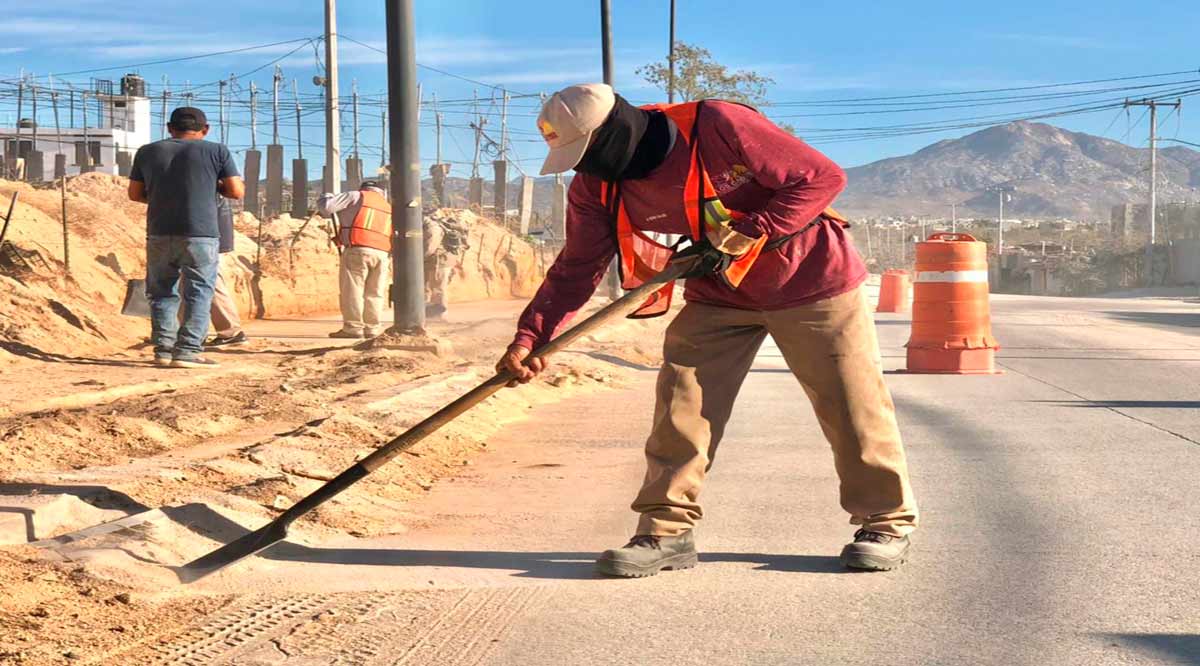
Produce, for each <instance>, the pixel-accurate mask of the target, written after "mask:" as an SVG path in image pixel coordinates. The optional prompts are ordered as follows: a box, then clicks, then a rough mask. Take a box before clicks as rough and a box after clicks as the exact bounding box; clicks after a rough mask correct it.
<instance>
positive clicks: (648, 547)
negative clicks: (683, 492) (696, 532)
mask: <svg viewBox="0 0 1200 666" xmlns="http://www.w3.org/2000/svg"><path fill="white" fill-rule="evenodd" d="M698 561H699V558H698V557H697V555H696V542H695V540H694V538H693V537H692V531H691V530H688V531H686V532H684V533H683V534H680V535H679V536H650V535H647V534H639V535H637V536H635V537H633V538H632V539H630V540H629V543H627V544H625V546H624V547H623V548H616V549H613V550H606V551H604V553H603V554H602V555H601V556H600V558H599V559H597V560H596V571H597V572H599V573H602V574H604V575H606V576H621V577H624V578H644V577H646V576H653V575H654V574H656V573H658V572H660V571H663V570H665V569H670V570H678V569H691V568H692V567H694V566H696V563H697V562H698Z"/></svg>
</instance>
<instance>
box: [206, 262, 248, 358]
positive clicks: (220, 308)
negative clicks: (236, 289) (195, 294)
mask: <svg viewBox="0 0 1200 666" xmlns="http://www.w3.org/2000/svg"><path fill="white" fill-rule="evenodd" d="M232 256H233V255H232V254H223V255H221V267H220V270H219V271H218V272H217V284H216V286H215V287H214V288H213V299H212V310H211V312H210V314H211V316H212V326H213V328H214V329H216V331H217V335H219V336H221V337H223V338H228V337H233V336H235V335H237V334H238V333H239V332H241V330H242V318H241V316H240V315H239V314H238V307H237V301H235V300H234V299H233V290H232V289H230V287H229V281H228V280H226V279H225V275H226V273H227V271H228V270H229V263H230V262H231V259H230V260H227V259H226V257H232Z"/></svg>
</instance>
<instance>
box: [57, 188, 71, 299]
mask: <svg viewBox="0 0 1200 666" xmlns="http://www.w3.org/2000/svg"><path fill="white" fill-rule="evenodd" d="M58 188H59V190H60V191H61V192H62V227H63V268H64V269H65V270H66V271H67V277H71V235H70V232H69V231H68V230H67V177H66V175H64V176H63V177H62V178H59V179H58Z"/></svg>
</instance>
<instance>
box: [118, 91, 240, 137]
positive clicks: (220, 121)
mask: <svg viewBox="0 0 1200 666" xmlns="http://www.w3.org/2000/svg"><path fill="white" fill-rule="evenodd" d="M125 106H126V108H128V106H129V105H128V104H126V105H125ZM217 126H218V127H220V129H221V143H228V142H227V141H226V140H225V81H221V82H219V83H218V84H217Z"/></svg>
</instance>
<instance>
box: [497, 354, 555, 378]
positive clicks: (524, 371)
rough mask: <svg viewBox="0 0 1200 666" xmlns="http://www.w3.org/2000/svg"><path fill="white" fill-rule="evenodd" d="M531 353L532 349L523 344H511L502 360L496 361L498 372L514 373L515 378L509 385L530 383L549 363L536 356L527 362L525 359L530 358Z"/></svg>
mask: <svg viewBox="0 0 1200 666" xmlns="http://www.w3.org/2000/svg"><path fill="white" fill-rule="evenodd" d="M529 354H530V351H529V350H528V349H526V348H525V347H522V346H521V345H509V346H508V349H507V350H506V351H505V352H504V356H501V357H500V361H499V362H497V363H496V372H505V371H507V372H510V373H512V375H513V380H512V381H511V382H509V383H508V385H509V386H516V385H517V384H528V383H529V381H530V380H531V379H533V378H534V377H536V376H538V374H539V373H541V372H542V371H543V370H545V369H546V366H547V365H549V364H548V363H547V362H546V359H544V358H541V357H535V358H533V359H530V360H529V362H528V363H526V362H525V360H526V359H527V358H529Z"/></svg>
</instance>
